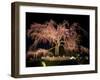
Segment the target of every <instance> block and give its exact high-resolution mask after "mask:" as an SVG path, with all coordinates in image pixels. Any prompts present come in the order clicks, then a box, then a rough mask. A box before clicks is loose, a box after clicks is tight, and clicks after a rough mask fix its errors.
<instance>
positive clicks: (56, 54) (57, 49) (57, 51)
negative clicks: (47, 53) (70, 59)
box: [55, 45, 59, 56]
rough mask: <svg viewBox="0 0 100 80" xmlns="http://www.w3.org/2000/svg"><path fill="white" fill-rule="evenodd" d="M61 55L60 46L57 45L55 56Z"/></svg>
mask: <svg viewBox="0 0 100 80" xmlns="http://www.w3.org/2000/svg"><path fill="white" fill-rule="evenodd" d="M58 55H59V46H58V45H56V47H55V56H58Z"/></svg>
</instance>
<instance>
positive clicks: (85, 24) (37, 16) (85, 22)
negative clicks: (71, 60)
mask: <svg viewBox="0 0 100 80" xmlns="http://www.w3.org/2000/svg"><path fill="white" fill-rule="evenodd" d="M51 19H52V20H54V21H55V22H56V23H57V24H59V23H62V22H63V21H64V20H66V21H68V22H69V24H70V25H71V24H73V23H74V22H77V23H79V24H80V26H81V28H82V29H83V30H84V31H85V32H84V31H81V32H82V42H81V45H82V46H84V47H87V48H89V26H90V25H89V15H73V14H72V15H71V14H51V13H50V14H49V13H30V12H26V32H27V29H29V28H30V25H31V24H32V23H35V22H36V23H41V24H43V23H45V22H46V21H50V20H51ZM31 44H32V41H31V39H29V38H28V37H27V36H26V51H27V50H28V48H29V46H30V45H31Z"/></svg>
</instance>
